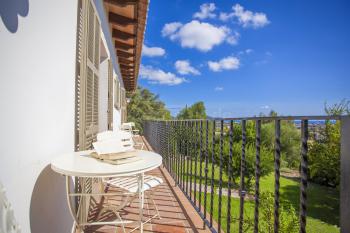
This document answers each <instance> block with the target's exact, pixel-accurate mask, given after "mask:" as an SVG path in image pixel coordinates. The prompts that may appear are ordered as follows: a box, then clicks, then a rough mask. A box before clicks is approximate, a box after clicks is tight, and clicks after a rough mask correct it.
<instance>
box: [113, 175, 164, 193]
mask: <svg viewBox="0 0 350 233" xmlns="http://www.w3.org/2000/svg"><path fill="white" fill-rule="evenodd" d="M106 183H107V184H109V185H111V186H114V187H118V188H122V189H125V190H127V191H128V192H130V193H136V192H137V189H138V185H137V177H136V176H130V177H118V178H113V179H111V180H108V181H106ZM162 183H163V179H162V178H159V177H156V176H150V175H145V177H144V183H143V191H146V190H148V189H151V188H154V187H156V186H158V185H160V184H162Z"/></svg>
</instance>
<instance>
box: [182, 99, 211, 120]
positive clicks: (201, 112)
mask: <svg viewBox="0 0 350 233" xmlns="http://www.w3.org/2000/svg"><path fill="white" fill-rule="evenodd" d="M177 118H178V119H205V118H207V114H206V112H205V106H204V103H203V101H200V102H197V103H194V104H193V105H192V106H190V107H187V105H186V107H185V108H183V109H182V110H181V111H180V112H179V114H178V115H177Z"/></svg>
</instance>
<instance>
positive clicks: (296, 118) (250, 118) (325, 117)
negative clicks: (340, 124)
mask: <svg viewBox="0 0 350 233" xmlns="http://www.w3.org/2000/svg"><path fill="white" fill-rule="evenodd" d="M342 118H350V116H340V115H336V116H275V117H271V116H263V117H231V118H210V119H186V120H179V119H174V120H162V119H153V120H152V119H149V120H146V121H206V120H216V121H220V120H224V121H229V120H233V121H241V120H341V119H342Z"/></svg>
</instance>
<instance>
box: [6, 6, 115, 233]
mask: <svg viewBox="0 0 350 233" xmlns="http://www.w3.org/2000/svg"><path fill="white" fill-rule="evenodd" d="M94 2H95V3H96V8H97V10H98V12H99V14H100V19H101V25H102V28H103V32H104V34H105V35H106V41H107V45H108V49H109V50H110V51H113V50H114V48H113V43H112V42H111V39H110V38H109V37H110V34H109V31H108V25H106V19H105V16H104V11H103V8H102V1H101V0H96V1H94ZM0 7H1V8H2V11H1V13H2V14H3V12H6V14H4V15H1V19H2V20H0V51H1V52H0V61H1V62H0V72H1V74H0V107H1V114H0V148H1V154H0V182H1V183H2V184H3V185H4V187H5V189H6V191H7V198H8V199H9V201H10V202H11V204H12V206H13V208H14V214H15V217H16V219H17V221H18V222H19V225H20V226H21V228H22V232H24V233H26V232H28V233H29V232H32V233H42V232H50V233H56V232H57V233H63V232H70V230H71V227H72V218H71V216H70V215H69V213H68V208H67V204H66V203H67V202H66V197H65V186H64V178H63V177H62V176H59V175H57V174H56V173H54V172H53V171H52V170H51V168H50V167H49V164H50V161H51V160H52V159H53V158H54V157H56V156H57V155H60V154H62V153H66V152H70V151H73V150H74V114H75V113H74V109H75V106H74V104H75V103H74V98H75V45H76V21H77V0H62V1H47V0H31V1H29V0H23V1H1V3H0ZM26 9H27V14H26ZM18 14H20V15H22V16H23V17H22V16H19V17H18V24H17V21H16V17H14V16H15V15H18ZM5 25H6V26H5ZM16 25H18V27H16ZM106 30H107V31H106ZM112 54H113V53H112ZM112 59H113V64H114V68H115V71H116V73H119V69H118V66H117V63H116V62H117V61H116V58H115V56H114V54H113V57H112ZM102 68H103V65H102ZM103 69H104V68H103ZM113 115H114V120H113V123H114V127H115V126H116V125H117V126H119V125H120V113H119V111H116V110H115V109H114V114H113ZM106 116H107V115H106ZM101 124H104V123H101ZM101 129H102V128H101ZM100 131H101V130H100Z"/></svg>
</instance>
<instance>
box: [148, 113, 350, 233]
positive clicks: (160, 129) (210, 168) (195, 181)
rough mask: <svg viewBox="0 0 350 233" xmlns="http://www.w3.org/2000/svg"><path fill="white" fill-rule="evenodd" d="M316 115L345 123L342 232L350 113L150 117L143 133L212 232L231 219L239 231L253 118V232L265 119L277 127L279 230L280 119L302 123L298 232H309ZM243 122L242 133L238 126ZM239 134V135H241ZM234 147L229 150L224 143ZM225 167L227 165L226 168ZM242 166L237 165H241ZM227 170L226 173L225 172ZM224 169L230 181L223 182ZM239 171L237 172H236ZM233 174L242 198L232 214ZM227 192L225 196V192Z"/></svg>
mask: <svg viewBox="0 0 350 233" xmlns="http://www.w3.org/2000/svg"><path fill="white" fill-rule="evenodd" d="M311 120H325V121H334V122H335V121H340V122H341V133H340V134H341V150H340V151H341V155H340V164H341V165H340V171H341V175H340V223H339V225H340V229H341V230H340V231H341V232H350V223H349V222H350V221H349V219H350V117H348V116H344V117H341V116H312V117H309V116H306V117H305V116H301V117H250V118H225V119H214V120H207V119H205V120H170V121H162V120H149V121H145V122H144V135H145V137H146V139H147V141H148V142H149V143H150V145H151V146H152V147H153V149H154V150H155V151H156V152H157V153H159V154H161V155H162V157H163V165H164V167H165V168H166V169H167V170H168V172H169V173H170V174H171V176H172V177H173V179H174V180H175V182H176V184H177V185H178V186H179V187H180V188H181V189H182V191H183V192H184V194H185V195H186V196H187V198H188V199H189V200H190V202H191V203H192V205H193V206H194V207H195V209H196V210H197V212H198V213H199V215H200V216H201V218H202V219H203V221H204V224H205V226H207V227H209V229H210V230H211V231H212V232H233V231H234V229H232V226H231V223H232V222H233V221H235V222H236V223H237V225H238V227H237V229H238V232H245V231H246V228H245V224H246V219H245V218H246V215H245V205H244V204H245V202H246V197H247V195H248V188H247V187H246V180H247V179H248V177H246V176H247V157H246V150H247V137H248V136H247V134H248V133H249V134H250V137H252V136H251V134H252V132H247V123H251V122H253V124H254V132H253V138H254V140H253V145H254V146H253V148H254V151H255V152H254V153H255V155H254V163H253V169H254V173H253V179H254V183H255V185H254V187H253V188H251V189H252V190H253V194H250V196H252V197H251V203H253V205H254V208H253V211H254V213H253V214H254V218H253V219H252V224H251V225H252V226H251V228H250V230H249V231H251V232H255V233H258V232H261V231H260V230H259V221H260V218H259V209H260V208H259V204H260V201H261V197H260V194H261V193H260V189H261V186H260V185H261V184H260V177H261V171H262V165H261V161H262V160H261V159H262V158H261V147H262V145H261V143H262V139H263V135H262V124H265V123H266V122H269V123H270V124H272V125H273V127H274V135H272V136H271V135H270V137H273V138H271V140H273V149H272V151H273V154H272V155H271V156H272V157H273V159H272V160H271V163H273V164H274V165H273V168H272V171H273V173H274V192H273V195H274V196H273V198H274V202H273V212H272V215H273V216H274V217H273V227H272V231H273V232H280V224H281V223H280V208H281V207H280V175H281V174H280V173H281V155H282V154H281V153H283V151H282V148H281V132H282V130H283V127H281V122H282V123H283V122H286V121H289V122H296V121H298V122H300V141H299V142H300V166H299V167H300V168H299V174H300V179H299V181H300V194H299V195H300V198H299V199H300V202H299V203H300V206H299V208H298V209H299V211H298V215H299V232H306V226H307V225H306V223H307V222H306V217H307V206H308V205H307V204H308V203H307V187H308V144H309V143H310V142H309V141H310V140H309V128H310V126H309V122H310V121H311ZM235 126H239V130H240V132H237V131H235V130H234V128H235ZM237 134H238V135H237ZM237 137H238V138H240V142H241V143H240V147H241V148H240V149H239V150H240V158H239V159H238V161H239V163H240V164H239V166H238V169H239V170H240V171H234V169H233V167H232V164H233V160H234V159H237V158H235V157H234V156H236V154H234V153H233V151H234V140H236V139H237ZM227 147H228V148H229V149H228V150H227V149H225V148H227ZM225 169H226V170H225ZM236 170H237V169H236ZM225 171H227V172H225ZM224 172H225V174H226V176H227V177H226V178H225V179H226V181H225V184H224V180H223V177H224ZM234 174H235V175H236V177H234ZM234 179H237V180H239V184H236V186H239V187H237V190H238V192H237V193H238V196H237V194H236V197H237V200H239V205H238V206H237V207H238V216H234V215H233V213H232V211H233V210H232V207H231V206H232V203H231V202H232V200H231V197H233V193H232V188H233V187H234V185H235V184H234V182H233V181H234ZM224 194H225V195H224Z"/></svg>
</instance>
